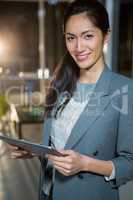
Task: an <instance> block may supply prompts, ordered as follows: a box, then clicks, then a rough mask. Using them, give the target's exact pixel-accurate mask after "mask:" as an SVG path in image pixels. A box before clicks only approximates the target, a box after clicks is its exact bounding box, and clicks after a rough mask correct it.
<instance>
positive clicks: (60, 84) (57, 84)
mask: <svg viewBox="0 0 133 200" xmlns="http://www.w3.org/2000/svg"><path fill="white" fill-rule="evenodd" d="M83 12H85V13H86V15H87V16H88V18H89V19H90V20H91V21H92V23H93V24H94V25H95V26H96V27H98V28H99V29H100V30H101V31H102V33H103V35H105V34H106V33H107V32H108V30H109V19H108V13H107V11H106V9H105V7H104V6H103V5H102V4H101V3H100V2H98V1H94V0H76V1H74V2H72V3H70V4H68V7H67V8H66V10H65V12H64V21H63V31H64V32H65V27H66V24H67V22H68V20H69V18H70V17H71V16H72V15H76V14H80V13H83ZM79 75H80V71H79V67H78V66H77V64H76V63H75V61H74V60H73V58H72V57H71V55H70V54H69V52H66V54H65V55H64V57H63V58H62V60H61V62H60V63H59V65H58V67H57V68H56V70H55V72H54V75H53V78H52V80H51V82H50V85H49V89H48V92H47V95H46V99H45V115H47V116H49V115H50V114H51V111H52V109H53V107H55V106H56V104H57V100H58V97H59V96H60V94H61V93H62V92H64V91H67V92H68V93H69V97H70V95H71V96H72V95H73V92H74V90H75V87H76V82H77V80H78V78H79ZM69 100H70V98H66V101H65V102H64V104H63V105H62V107H63V108H64V107H65V105H66V104H67V103H68V102H69ZM59 109H60V107H58V108H57V112H58V111H59ZM57 112H55V113H56V114H55V117H56V115H57Z"/></svg>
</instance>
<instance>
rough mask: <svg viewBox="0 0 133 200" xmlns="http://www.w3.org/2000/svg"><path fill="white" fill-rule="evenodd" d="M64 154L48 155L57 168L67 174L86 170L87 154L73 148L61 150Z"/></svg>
mask: <svg viewBox="0 0 133 200" xmlns="http://www.w3.org/2000/svg"><path fill="white" fill-rule="evenodd" d="M59 152H60V153H62V154H63V155H64V156H55V155H50V154H49V155H48V159H49V160H51V161H52V163H53V165H54V167H55V169H57V170H58V171H59V172H60V173H61V174H63V175H65V176H70V175H74V174H76V173H78V172H80V171H83V170H84V164H85V162H84V161H85V156H84V155H82V154H80V153H78V152H75V151H73V150H61V151H59Z"/></svg>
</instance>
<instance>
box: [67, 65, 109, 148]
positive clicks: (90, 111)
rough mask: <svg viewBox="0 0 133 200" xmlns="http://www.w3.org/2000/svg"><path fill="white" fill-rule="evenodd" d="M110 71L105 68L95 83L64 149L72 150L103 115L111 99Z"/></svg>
mask: <svg viewBox="0 0 133 200" xmlns="http://www.w3.org/2000/svg"><path fill="white" fill-rule="evenodd" d="M111 75H112V73H111V71H110V70H109V69H108V68H107V67H105V69H104V70H103V72H102V74H101V76H100V78H99V80H98V81H97V83H96V86H95V89H94V92H93V93H92V95H91V97H90V100H89V102H88V104H87V105H86V107H85V109H84V111H83V112H82V113H81V115H80V117H79V119H78V121H77V123H76V124H75V126H74V127H73V129H72V132H71V135H70V137H69V138H68V141H67V143H66V145H65V149H68V148H69V149H70V148H74V146H75V145H76V144H77V142H79V140H80V139H81V138H82V137H83V136H84V134H86V131H87V130H88V129H89V128H90V127H91V126H92V124H93V123H94V122H95V121H96V120H97V119H98V118H99V117H100V116H101V115H102V114H103V111H104V109H106V107H107V105H108V104H109V102H110V100H111V98H110V96H109V86H110V79H111Z"/></svg>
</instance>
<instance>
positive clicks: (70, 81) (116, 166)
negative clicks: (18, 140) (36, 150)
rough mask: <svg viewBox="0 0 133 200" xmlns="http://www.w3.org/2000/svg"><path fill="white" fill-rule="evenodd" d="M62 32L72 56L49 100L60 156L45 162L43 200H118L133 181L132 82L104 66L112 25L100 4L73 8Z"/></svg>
mask: <svg viewBox="0 0 133 200" xmlns="http://www.w3.org/2000/svg"><path fill="white" fill-rule="evenodd" d="M63 31H64V36H65V42H66V48H67V53H66V55H65V56H64V58H63V60H62V63H61V64H60V66H59V67H58V69H57V70H56V72H55V73H54V77H53V80H52V81H51V84H50V88H49V90H48V94H47V97H46V107H45V124H44V138H43V144H45V145H51V146H54V147H55V148H57V149H58V150H59V152H60V153H61V154H62V156H53V155H47V157H43V158H41V163H42V172H41V180H40V191H41V192H40V199H53V200H68V199H69V200H73V199H78V200H81V199H84V200H88V199H93V200H107V199H108V200H119V194H118V189H119V186H121V185H123V184H125V183H126V182H127V181H129V180H132V179H133V142H132V141H133V134H132V130H133V123H132V122H133V95H132V94H133V87H132V81H131V80H130V79H128V78H126V77H124V76H121V75H118V74H116V73H113V72H111V71H110V70H109V69H108V67H107V66H106V64H105V62H104V56H103V47H104V45H105V44H106V43H107V42H108V39H109V33H110V27H109V21H108V14H107V11H106V9H105V8H104V7H103V5H102V4H101V3H99V2H98V1H91V0H88V1H87V0H78V1H75V2H73V3H70V5H69V6H68V8H67V9H66V11H65V15H64V26H63ZM53 88H54V89H53ZM25 154H26V155H27V152H26V153H25ZM12 156H13V157H15V158H18V157H19V156H24V153H23V152H20V151H18V150H14V151H13V152H12Z"/></svg>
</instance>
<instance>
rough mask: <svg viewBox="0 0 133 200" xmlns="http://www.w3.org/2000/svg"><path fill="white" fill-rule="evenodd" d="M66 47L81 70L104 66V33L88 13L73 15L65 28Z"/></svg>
mask: <svg viewBox="0 0 133 200" xmlns="http://www.w3.org/2000/svg"><path fill="white" fill-rule="evenodd" d="M65 39H66V47H67V50H68V51H69V53H70V55H71V56H72V57H73V59H74V60H75V62H76V63H77V65H78V66H79V67H80V69H90V68H91V67H92V66H97V67H99V66H100V65H101V64H103V62H104V61H103V45H104V42H105V39H104V37H103V33H102V31H101V30H100V29H99V28H97V27H96V26H94V24H93V23H92V22H91V20H90V19H89V17H88V16H87V15H86V13H81V14H77V15H73V16H71V17H70V18H69V20H68V21H67V24H66V27H65Z"/></svg>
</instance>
